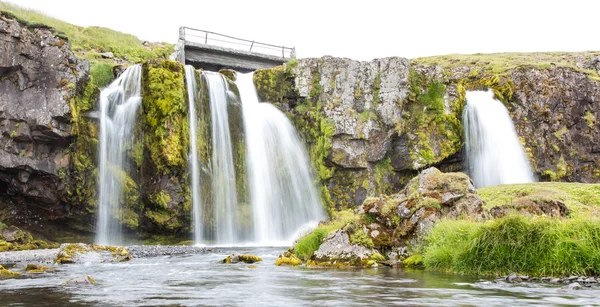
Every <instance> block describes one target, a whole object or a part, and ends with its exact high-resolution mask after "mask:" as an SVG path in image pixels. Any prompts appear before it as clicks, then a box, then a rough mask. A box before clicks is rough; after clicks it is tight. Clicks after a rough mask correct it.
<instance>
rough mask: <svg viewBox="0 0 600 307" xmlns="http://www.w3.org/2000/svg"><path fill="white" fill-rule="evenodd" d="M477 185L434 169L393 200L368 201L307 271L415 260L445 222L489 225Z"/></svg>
mask: <svg viewBox="0 0 600 307" xmlns="http://www.w3.org/2000/svg"><path fill="white" fill-rule="evenodd" d="M483 204H484V203H483V201H482V200H481V199H480V198H479V195H478V194H477V192H476V190H475V187H474V185H473V182H472V181H471V179H470V178H469V177H468V176H467V175H465V174H463V173H442V172H440V171H439V170H438V169H436V168H433V167H431V168H428V169H425V170H423V171H422V172H421V173H419V175H418V176H416V177H414V178H413V179H411V180H410V181H409V183H408V184H407V185H406V187H405V188H404V189H402V190H401V191H400V192H399V193H396V194H393V195H389V196H388V195H381V196H380V197H370V198H367V199H366V200H365V201H364V202H363V204H362V205H360V206H359V207H358V208H356V210H355V211H356V216H355V217H354V218H353V219H351V220H349V222H347V223H345V224H342V225H341V227H340V228H339V229H338V230H335V231H333V232H331V233H330V234H329V235H328V236H327V237H326V238H325V239H324V240H323V242H322V244H321V245H320V246H319V248H318V249H317V250H316V251H314V253H313V254H312V255H311V256H310V259H309V260H308V261H307V265H309V266H310V265H316V266H334V267H339V266H362V267H365V266H366V267H370V266H373V265H375V264H376V263H380V262H383V261H384V260H386V259H385V257H384V256H382V255H387V260H389V262H387V263H388V264H395V263H398V260H402V259H405V258H406V257H408V256H409V254H410V251H414V250H416V248H418V246H419V244H420V243H421V242H422V240H423V239H424V238H425V236H426V234H427V233H428V232H429V231H430V230H431V229H432V228H433V227H434V226H435V225H436V224H437V223H438V221H440V219H442V218H447V219H472V220H483V219H484V218H485V217H486V213H485V212H484V210H483V207H482V206H483Z"/></svg>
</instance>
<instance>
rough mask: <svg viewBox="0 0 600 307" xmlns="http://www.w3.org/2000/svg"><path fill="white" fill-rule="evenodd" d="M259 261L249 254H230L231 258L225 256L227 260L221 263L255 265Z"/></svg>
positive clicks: (259, 260)
mask: <svg viewBox="0 0 600 307" xmlns="http://www.w3.org/2000/svg"><path fill="white" fill-rule="evenodd" d="M261 261H262V258H260V257H258V256H254V255H250V254H232V255H231V256H227V258H225V259H223V263H238V262H243V263H255V262H261Z"/></svg>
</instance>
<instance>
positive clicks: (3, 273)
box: [0, 265, 23, 280]
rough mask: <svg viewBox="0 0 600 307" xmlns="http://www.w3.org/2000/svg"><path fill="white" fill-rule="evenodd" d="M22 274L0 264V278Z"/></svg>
mask: <svg viewBox="0 0 600 307" xmlns="http://www.w3.org/2000/svg"><path fill="white" fill-rule="evenodd" d="M21 276H23V274H21V273H17V272H13V271H11V270H7V269H5V268H4V267H3V266H1V265H0V280H3V279H11V278H17V277H21Z"/></svg>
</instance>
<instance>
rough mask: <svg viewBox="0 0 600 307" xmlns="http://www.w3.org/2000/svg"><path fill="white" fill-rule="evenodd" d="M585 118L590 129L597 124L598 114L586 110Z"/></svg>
mask: <svg viewBox="0 0 600 307" xmlns="http://www.w3.org/2000/svg"><path fill="white" fill-rule="evenodd" d="M583 120H584V121H585V123H586V124H587V126H588V127H589V128H590V129H593V128H594V125H596V116H594V114H593V113H592V112H590V111H587V112H585V115H584V116H583Z"/></svg>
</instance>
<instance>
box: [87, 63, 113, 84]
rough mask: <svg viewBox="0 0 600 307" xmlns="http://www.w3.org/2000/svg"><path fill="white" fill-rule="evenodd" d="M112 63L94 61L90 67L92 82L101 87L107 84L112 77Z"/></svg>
mask: <svg viewBox="0 0 600 307" xmlns="http://www.w3.org/2000/svg"><path fill="white" fill-rule="evenodd" d="M112 68H113V65H112V64H110V63H96V64H94V65H92V66H91V67H90V75H91V76H92V82H94V84H95V85H96V86H97V87H98V88H103V87H105V86H107V85H109V84H110V83H111V82H112V81H113V79H114V76H113V70H112Z"/></svg>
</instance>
